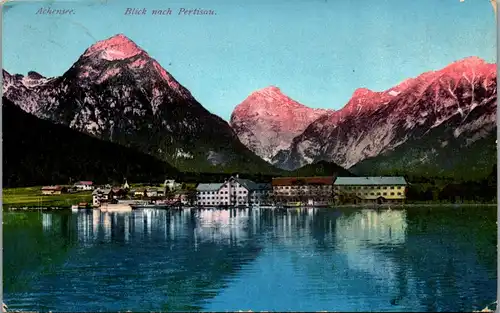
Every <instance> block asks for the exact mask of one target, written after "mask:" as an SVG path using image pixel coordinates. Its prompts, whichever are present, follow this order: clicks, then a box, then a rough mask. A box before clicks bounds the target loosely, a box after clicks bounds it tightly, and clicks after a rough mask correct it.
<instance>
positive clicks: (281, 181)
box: [273, 176, 335, 186]
mask: <svg viewBox="0 0 500 313" xmlns="http://www.w3.org/2000/svg"><path fill="white" fill-rule="evenodd" d="M334 180H335V178H334V177H333V176H327V177H278V178H273V186H293V185H301V184H305V185H333V181H334Z"/></svg>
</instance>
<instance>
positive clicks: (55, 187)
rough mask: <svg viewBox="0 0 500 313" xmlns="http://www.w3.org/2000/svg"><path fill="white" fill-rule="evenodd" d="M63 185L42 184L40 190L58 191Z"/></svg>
mask: <svg viewBox="0 0 500 313" xmlns="http://www.w3.org/2000/svg"><path fill="white" fill-rule="evenodd" d="M62 189H63V187H61V186H44V187H42V190H54V191H59V190H62Z"/></svg>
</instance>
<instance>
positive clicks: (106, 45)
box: [83, 34, 144, 61]
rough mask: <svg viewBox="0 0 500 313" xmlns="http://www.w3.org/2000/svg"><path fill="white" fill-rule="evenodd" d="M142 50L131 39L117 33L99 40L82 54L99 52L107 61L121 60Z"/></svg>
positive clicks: (88, 54)
mask: <svg viewBox="0 0 500 313" xmlns="http://www.w3.org/2000/svg"><path fill="white" fill-rule="evenodd" d="M142 52H144V51H143V50H142V49H141V48H139V47H138V46H137V45H136V44H135V43H134V42H133V41H132V40H130V39H129V38H128V37H127V36H125V35H123V34H117V35H115V36H113V37H110V38H108V39H105V40H101V41H98V42H96V43H95V44H93V45H92V46H91V47H90V48H88V49H87V50H86V51H85V53H84V54H83V56H90V55H93V54H96V53H99V56H100V57H101V58H103V59H106V60H108V61H114V60H123V59H127V58H130V57H133V56H135V55H137V54H139V53H142Z"/></svg>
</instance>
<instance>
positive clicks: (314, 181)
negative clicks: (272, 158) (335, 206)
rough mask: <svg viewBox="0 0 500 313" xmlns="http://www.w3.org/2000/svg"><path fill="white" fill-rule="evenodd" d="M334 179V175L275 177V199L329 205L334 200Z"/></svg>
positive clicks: (287, 202) (313, 204) (285, 202)
mask: <svg viewBox="0 0 500 313" xmlns="http://www.w3.org/2000/svg"><path fill="white" fill-rule="evenodd" d="M333 181H334V177H333V176H328V177H279V178H273V195H274V199H275V201H276V202H278V203H283V204H290V203H294V202H300V203H301V204H302V205H311V206H322V205H328V203H329V202H331V201H333Z"/></svg>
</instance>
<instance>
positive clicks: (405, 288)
mask: <svg viewBox="0 0 500 313" xmlns="http://www.w3.org/2000/svg"><path fill="white" fill-rule="evenodd" d="M3 218H4V225H3V231H4V233H3V238H4V242H3V245H4V254H3V260H4V265H3V266H4V268H3V274H4V286H3V291H4V301H5V302H6V303H7V305H8V306H9V308H10V309H14V310H32V311H33V310H41V311H49V310H51V311H53V312H54V311H65V312H68V311H72V312H75V311H86V312H89V311H125V310H131V311H142V312H144V311H153V310H155V311H159V310H161V311H197V310H202V311H228V310H229V311H238V310H253V311H258V310H265V311H273V310H275V311H321V310H328V311H366V310H368V311H400V312H401V311H469V312H470V311H471V310H477V309H482V308H484V307H485V306H486V305H488V304H490V303H491V302H493V301H495V299H496V296H497V288H496V287H497V283H496V280H497V253H496V246H497V226H496V207H448V208H438V207H434V208H430V207H422V208H410V209H406V210H395V209H393V210H368V209H361V208H359V209H354V208H350V209H298V210H292V211H273V210H265V209H260V210H258V209H234V210H199V209H191V210H184V211H167V210H155V209H144V210H136V211H133V212H131V213H100V212H99V211H97V210H94V211H89V212H79V213H71V212H66V211H64V212H61V211H58V212H56V211H53V212H46V213H42V212H26V213H18V212H4V214H3Z"/></svg>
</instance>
